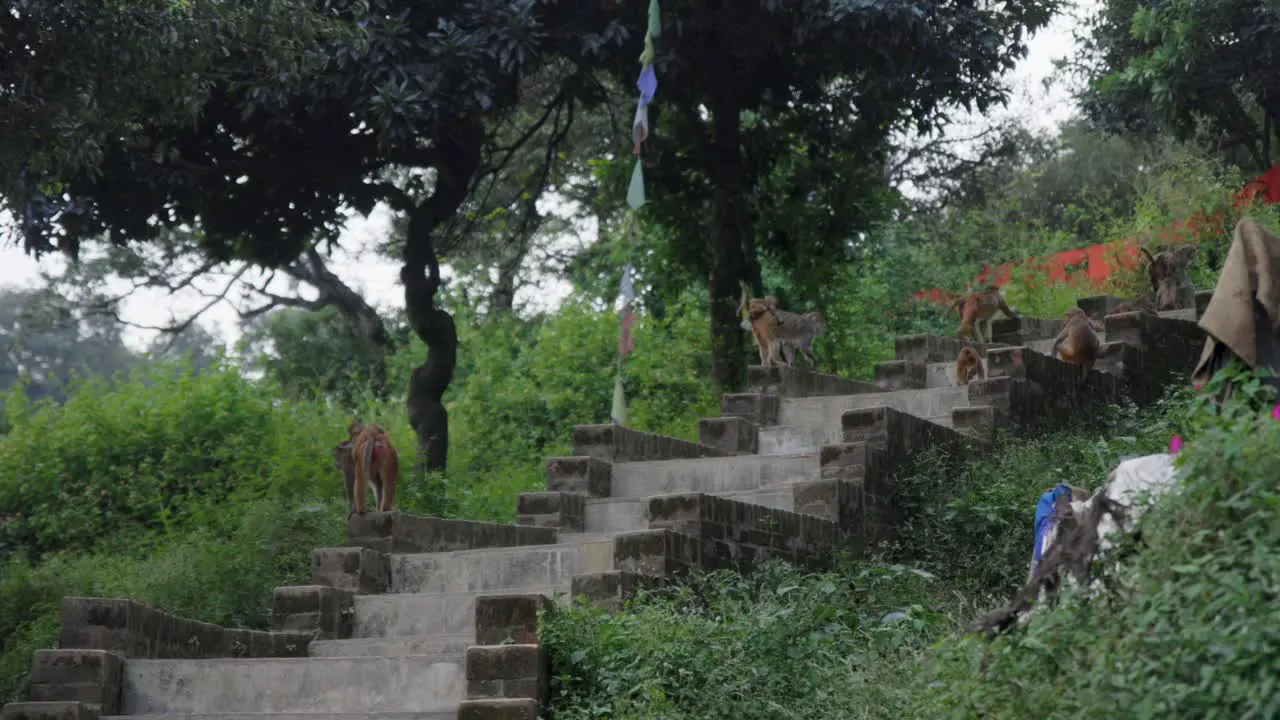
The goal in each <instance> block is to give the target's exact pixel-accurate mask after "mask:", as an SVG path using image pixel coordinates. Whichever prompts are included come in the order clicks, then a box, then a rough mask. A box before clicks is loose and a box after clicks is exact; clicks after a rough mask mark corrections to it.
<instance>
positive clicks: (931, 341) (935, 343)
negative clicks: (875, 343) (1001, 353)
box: [893, 321, 1006, 364]
mask: <svg viewBox="0 0 1280 720" xmlns="http://www.w3.org/2000/svg"><path fill="white" fill-rule="evenodd" d="M957 323H958V321H957ZM1005 346H1006V345H1005V343H999V342H996V343H979V342H972V341H969V340H961V339H959V338H954V337H942V336H939V335H899V336H898V337H896V338H894V341H893V348H894V357H895V358H897V359H898V360H905V361H906V362H909V363H920V364H924V363H934V362H954V361H955V359H956V355H959V354H960V349H961V348H964V347H975V348H978V350H979V351H982V350H986V349H989V348H996V347H1005Z"/></svg>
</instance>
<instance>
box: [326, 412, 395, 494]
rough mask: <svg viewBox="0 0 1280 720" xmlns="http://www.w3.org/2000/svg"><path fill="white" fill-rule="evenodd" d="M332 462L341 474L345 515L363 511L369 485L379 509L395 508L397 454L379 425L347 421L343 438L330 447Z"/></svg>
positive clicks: (389, 438)
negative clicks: (345, 433)
mask: <svg viewBox="0 0 1280 720" xmlns="http://www.w3.org/2000/svg"><path fill="white" fill-rule="evenodd" d="M333 464H334V467H336V468H337V469H338V470H339V471H341V472H342V475H343V481H344V483H343V489H344V490H345V492H346V497H347V509H348V512H347V516H348V517H350V516H351V515H353V514H360V515H363V514H364V513H365V512H366V509H367V504H368V499H367V495H368V492H369V486H370V485H372V486H373V497H374V502H375V504H376V505H377V508H378V510H379V511H380V512H391V510H392V509H393V508H394V507H395V500H396V482H397V481H398V480H399V479H400V455H399V453H397V452H396V448H395V446H394V445H392V444H391V437H390V436H389V435H387V431H386V430H383V429H382V427H381V426H379V425H365V424H364V423H361V422H360V421H358V420H357V421H355V422H353V423H351V425H349V426H348V427H347V439H346V440H344V441H343V442H340V443H338V445H337V446H336V447H334V448H333Z"/></svg>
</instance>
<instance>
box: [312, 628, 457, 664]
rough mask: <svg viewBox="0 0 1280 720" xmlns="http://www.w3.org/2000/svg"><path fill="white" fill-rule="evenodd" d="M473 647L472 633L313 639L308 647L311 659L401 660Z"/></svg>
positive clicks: (455, 651)
mask: <svg viewBox="0 0 1280 720" xmlns="http://www.w3.org/2000/svg"><path fill="white" fill-rule="evenodd" d="M475 644H476V634H475V630H474V626H473V628H472V632H469V633H461V634H458V635H437V636H434V637H414V636H409V637H398V638H351V639H349V640H312V641H311V644H310V645H309V646H307V654H308V655H310V656H311V657H404V656H405V655H438V654H441V653H463V652H466V651H467V648H469V647H471V646H472V645H475Z"/></svg>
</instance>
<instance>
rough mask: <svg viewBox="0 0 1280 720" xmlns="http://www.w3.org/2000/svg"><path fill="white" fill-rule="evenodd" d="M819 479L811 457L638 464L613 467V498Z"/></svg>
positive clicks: (742, 457) (753, 487)
mask: <svg viewBox="0 0 1280 720" xmlns="http://www.w3.org/2000/svg"><path fill="white" fill-rule="evenodd" d="M822 399H824V400H825V399H826V398H822ZM837 425H838V423H837ZM817 478H818V456H817V455H816V454H811V453H806V454H801V455H735V456H732V457H722V458H698V459H695V460H663V461H660V462H636V463H627V464H626V465H615V466H613V482H612V488H611V491H610V493H609V494H610V496H612V497H629V498H643V497H652V496H654V495H672V494H675V493H688V492H703V493H722V492H730V491H734V490H756V489H758V488H762V487H765V486H768V485H779V484H782V483H786V482H792V481H795V480H816V479H817Z"/></svg>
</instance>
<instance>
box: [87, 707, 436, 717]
mask: <svg viewBox="0 0 1280 720" xmlns="http://www.w3.org/2000/svg"><path fill="white" fill-rule="evenodd" d="M457 713H458V711H457V710H456V709H450V710H441V711H438V712H389V713H330V712H317V713H217V714H212V715H208V714H201V715H175V714H171V713H166V714H164V715H107V716H105V717H103V718H102V720H456V718H457V716H458V715H457Z"/></svg>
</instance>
